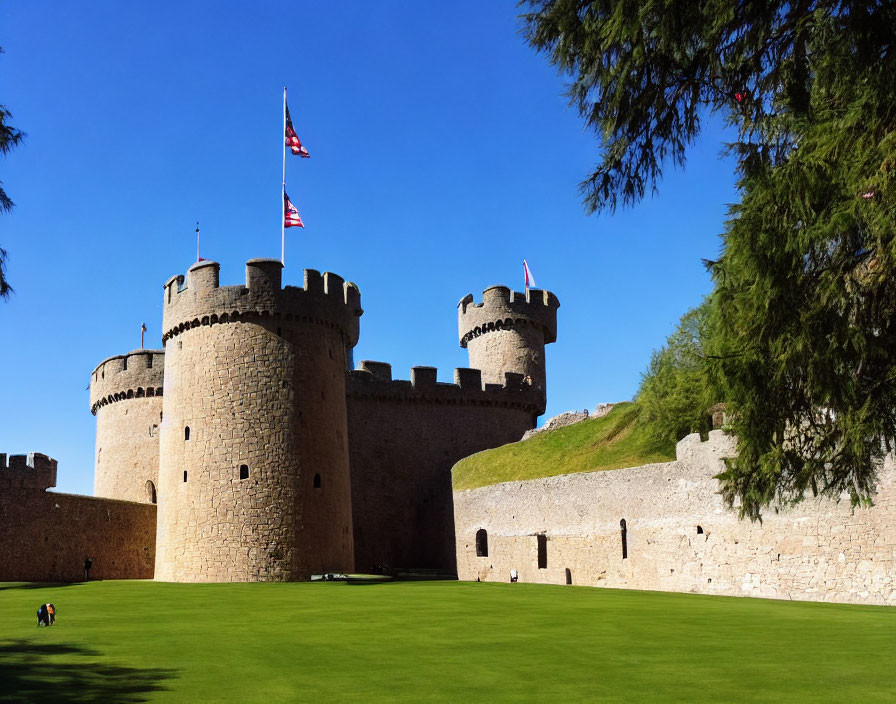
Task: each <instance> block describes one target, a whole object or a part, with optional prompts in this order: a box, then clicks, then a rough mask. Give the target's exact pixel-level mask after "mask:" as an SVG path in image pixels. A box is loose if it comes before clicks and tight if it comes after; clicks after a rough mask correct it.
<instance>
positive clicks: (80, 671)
mask: <svg viewBox="0 0 896 704" xmlns="http://www.w3.org/2000/svg"><path fill="white" fill-rule="evenodd" d="M101 655H102V653H100V652H98V651H96V650H91V649H89V648H82V647H78V646H72V645H66V644H56V643H46V644H44V643H32V642H29V641H23V640H19V641H12V640H4V641H0V692H2V694H0V700H2V701H3V702H23V703H24V702H28V703H29V704H30V703H31V702H59V704H73V703H75V702H145V701H147V700H148V699H149V697H148V696H147V695H148V693H149V692H159V691H164V690H167V689H168V687H166V686H165V685H164V682H165V680H168V679H171V678H172V677H174V676H175V674H176V673H175V671H174V670H163V669H160V668H142V669H141V668H136V667H122V666H119V665H109V664H106V663H102V662H84V661H83V660H81V658H84V657H98V656H101Z"/></svg>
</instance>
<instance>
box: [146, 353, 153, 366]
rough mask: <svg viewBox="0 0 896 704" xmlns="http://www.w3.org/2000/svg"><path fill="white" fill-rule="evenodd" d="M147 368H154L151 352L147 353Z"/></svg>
mask: <svg viewBox="0 0 896 704" xmlns="http://www.w3.org/2000/svg"><path fill="white" fill-rule="evenodd" d="M146 368H147V369H152V355H151V354H148V355H146Z"/></svg>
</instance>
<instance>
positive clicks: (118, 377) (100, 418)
mask: <svg viewBox="0 0 896 704" xmlns="http://www.w3.org/2000/svg"><path fill="white" fill-rule="evenodd" d="M164 373H165V351H164V350H134V351H133V352H128V353H127V354H121V355H116V356H115V357H109V358H108V359H105V360H103V361H102V362H100V363H99V364H98V365H97V367H96V369H94V370H93V372H92V373H91V375H90V412H91V413H93V415H95V416H96V455H95V457H96V462H95V465H94V474H93V493H94V495H95V496H102V497H104V498H107V499H122V500H124V501H141V502H144V503H155V502H156V488H157V487H158V485H159V427H160V425H161V423H162V379H163V376H164Z"/></svg>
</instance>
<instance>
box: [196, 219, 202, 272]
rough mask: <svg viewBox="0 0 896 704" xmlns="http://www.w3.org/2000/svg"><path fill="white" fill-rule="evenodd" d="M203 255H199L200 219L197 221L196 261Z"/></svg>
mask: <svg viewBox="0 0 896 704" xmlns="http://www.w3.org/2000/svg"><path fill="white" fill-rule="evenodd" d="M201 258H202V257H200V256H199V221H198V220H197V221H196V261H197V262H198V261H199V260H200V259H201Z"/></svg>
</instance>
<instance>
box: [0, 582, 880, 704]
mask: <svg viewBox="0 0 896 704" xmlns="http://www.w3.org/2000/svg"><path fill="white" fill-rule="evenodd" d="M47 601H52V602H53V603H54V604H55V605H56V607H57V610H58V618H57V623H56V626H54V627H52V628H37V627H36V626H35V623H36V619H35V616H34V614H35V611H36V610H37V607H38V605H39V604H41V603H43V602H47ZM0 625H2V631H0V701H3V702H42V701H47V702H60V703H63V704H64V703H66V702H137V701H177V702H208V701H232V702H268V703H270V704H275V703H279V702H292V701H309V702H312V701H313V702H326V701H341V702H368V701H389V702H391V701H403V702H427V701H439V702H443V701H444V702H494V701H519V702H522V701H526V702H529V701H537V702H542V701H551V702H583V701H602V702H615V701H626V702H644V701H678V702H741V701H744V702H745V701H752V702H803V701H806V702H885V701H886V702H891V701H893V699H894V693H896V668H894V666H893V654H894V652H896V610H894V609H892V608H887V607H871V606H842V605H835V604H814V603H807V602H781V601H765V600H756V599H737V598H725V597H708V596H696V595H685V594H667V593H650V592H632V591H617V590H607V589H594V588H587V587H560V586H540V585H533V584H513V585H511V584H487V583H483V584H477V583H465V582H405V583H402V582H392V583H383V584H372V585H352V584H342V583H316V584H309V583H304V584H297V583H293V584H200V585H185V584H162V583H154V582H93V583H89V584H77V585H72V586H40V587H38V586H37V585H15V584H0Z"/></svg>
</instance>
